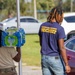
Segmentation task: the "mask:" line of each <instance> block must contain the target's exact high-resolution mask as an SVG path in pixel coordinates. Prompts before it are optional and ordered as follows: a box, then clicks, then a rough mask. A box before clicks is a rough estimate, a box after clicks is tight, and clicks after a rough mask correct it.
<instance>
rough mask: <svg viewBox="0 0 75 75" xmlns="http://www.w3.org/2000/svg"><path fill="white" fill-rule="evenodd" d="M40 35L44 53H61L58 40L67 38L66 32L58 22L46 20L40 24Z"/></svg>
mask: <svg viewBox="0 0 75 75" xmlns="http://www.w3.org/2000/svg"><path fill="white" fill-rule="evenodd" d="M39 36H40V45H41V54H42V55H48V56H57V55H59V51H60V50H59V46H58V40H59V39H64V38H65V32H64V28H63V27H62V26H60V25H59V24H58V23H57V22H53V23H50V22H45V23H43V24H42V25H41V26H40V30H39Z"/></svg>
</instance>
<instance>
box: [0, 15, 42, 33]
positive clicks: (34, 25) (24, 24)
mask: <svg viewBox="0 0 75 75" xmlns="http://www.w3.org/2000/svg"><path fill="white" fill-rule="evenodd" d="M41 24H42V22H40V21H38V20H37V19H35V18H33V17H30V16H21V17H20V27H21V28H23V29H24V31H25V33H26V34H32V33H38V31H39V28H40V25H41ZM1 26H3V30H5V29H6V28H7V27H11V26H13V27H17V17H14V18H9V19H5V20H4V21H2V22H1V23H0V27H1Z"/></svg>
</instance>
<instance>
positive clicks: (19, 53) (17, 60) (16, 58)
mask: <svg viewBox="0 0 75 75" xmlns="http://www.w3.org/2000/svg"><path fill="white" fill-rule="evenodd" d="M16 51H17V52H18V53H17V55H16V56H15V57H14V58H13V60H15V61H16V62H19V61H20V58H21V52H20V47H16Z"/></svg>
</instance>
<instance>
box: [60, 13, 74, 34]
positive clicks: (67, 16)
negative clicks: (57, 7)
mask: <svg viewBox="0 0 75 75" xmlns="http://www.w3.org/2000/svg"><path fill="white" fill-rule="evenodd" d="M61 26H62V27H64V30H65V34H66V35H67V34H68V33H70V32H71V31H73V30H75V13H74V12H70V13H64V19H63V22H62V24H61Z"/></svg>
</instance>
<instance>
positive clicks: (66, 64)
mask: <svg viewBox="0 0 75 75" xmlns="http://www.w3.org/2000/svg"><path fill="white" fill-rule="evenodd" d="M58 44H59V48H60V54H61V56H62V58H63V61H64V63H65V69H66V72H67V73H69V72H70V71H71V68H70V66H69V64H68V59H67V54H66V49H65V47H64V39H59V41H58Z"/></svg>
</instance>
